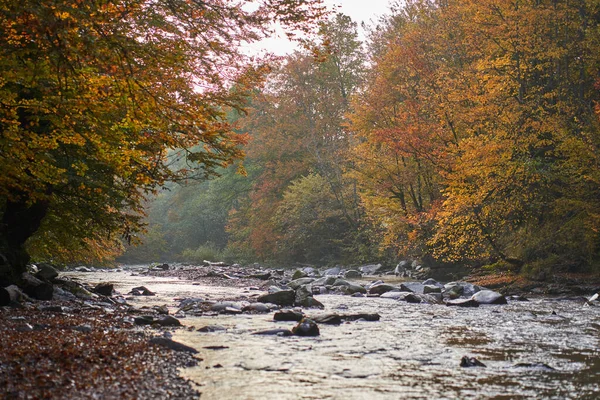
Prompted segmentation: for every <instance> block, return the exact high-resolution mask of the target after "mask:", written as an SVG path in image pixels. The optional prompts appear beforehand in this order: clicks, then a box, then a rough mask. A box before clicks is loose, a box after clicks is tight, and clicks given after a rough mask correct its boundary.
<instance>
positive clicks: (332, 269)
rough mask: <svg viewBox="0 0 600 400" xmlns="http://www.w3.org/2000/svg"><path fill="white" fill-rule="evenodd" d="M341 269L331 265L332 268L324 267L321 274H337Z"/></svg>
mask: <svg viewBox="0 0 600 400" xmlns="http://www.w3.org/2000/svg"><path fill="white" fill-rule="evenodd" d="M341 271H342V269H341V268H340V267H333V268H329V269H326V270H325V271H323V275H325V276H338V275H339V274H340V272H341Z"/></svg>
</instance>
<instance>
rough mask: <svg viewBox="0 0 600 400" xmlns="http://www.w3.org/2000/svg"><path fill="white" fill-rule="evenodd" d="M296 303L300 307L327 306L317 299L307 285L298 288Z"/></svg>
mask: <svg viewBox="0 0 600 400" xmlns="http://www.w3.org/2000/svg"><path fill="white" fill-rule="evenodd" d="M294 304H295V305H297V306H299V307H307V308H321V309H322V308H325V306H324V305H323V304H322V303H321V302H320V301H318V300H316V299H315V298H314V297H313V295H312V289H309V288H308V287H307V286H300V287H299V288H298V290H296V297H295V299H294Z"/></svg>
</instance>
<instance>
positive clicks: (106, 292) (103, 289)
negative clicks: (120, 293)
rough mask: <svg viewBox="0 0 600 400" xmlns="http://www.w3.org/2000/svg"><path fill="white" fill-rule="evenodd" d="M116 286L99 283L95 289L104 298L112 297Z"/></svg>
mask: <svg viewBox="0 0 600 400" xmlns="http://www.w3.org/2000/svg"><path fill="white" fill-rule="evenodd" d="M114 291H115V286H114V285H113V284H112V283H99V284H97V285H96V286H95V287H94V292H95V293H98V294H101V295H102V296H112V294H113V292H114Z"/></svg>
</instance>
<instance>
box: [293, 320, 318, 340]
mask: <svg viewBox="0 0 600 400" xmlns="http://www.w3.org/2000/svg"><path fill="white" fill-rule="evenodd" d="M292 334H294V335H296V336H319V335H320V332H319V326H318V325H317V323H316V322H315V321H313V320H312V319H310V318H303V319H302V321H300V322H299V323H298V325H296V326H295V327H294V328H293V329H292Z"/></svg>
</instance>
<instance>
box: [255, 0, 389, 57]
mask: <svg viewBox="0 0 600 400" xmlns="http://www.w3.org/2000/svg"><path fill="white" fill-rule="evenodd" d="M323 2H324V3H325V5H327V6H329V7H331V8H332V9H334V10H336V11H338V12H341V13H343V14H346V15H348V16H350V18H352V20H353V21H354V22H357V23H358V26H359V31H360V25H361V23H362V22H364V23H366V24H370V23H371V22H376V21H377V19H378V17H379V16H381V15H384V14H388V13H389V5H390V0H323ZM361 33H362V32H361ZM249 47H250V50H249V51H250V53H254V52H261V51H263V50H267V51H269V52H272V53H275V54H278V55H283V54H286V53H291V52H292V51H293V50H294V48H295V47H294V45H293V44H292V43H290V42H289V41H288V40H287V39H286V38H285V35H283V34H282V33H281V32H280V33H276V34H275V35H274V36H273V37H272V38H269V39H266V40H263V41H262V42H261V43H258V44H253V45H252V46H249Z"/></svg>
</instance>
